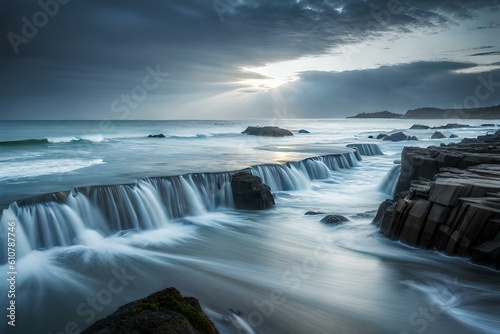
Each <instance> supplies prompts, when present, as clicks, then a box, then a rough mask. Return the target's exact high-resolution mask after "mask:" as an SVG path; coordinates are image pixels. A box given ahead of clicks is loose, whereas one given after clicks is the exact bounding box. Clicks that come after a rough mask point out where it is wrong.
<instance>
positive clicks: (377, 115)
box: [347, 111, 404, 118]
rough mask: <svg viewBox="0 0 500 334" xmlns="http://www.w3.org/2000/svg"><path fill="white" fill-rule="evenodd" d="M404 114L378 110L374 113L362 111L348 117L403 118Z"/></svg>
mask: <svg viewBox="0 0 500 334" xmlns="http://www.w3.org/2000/svg"><path fill="white" fill-rule="evenodd" d="M403 116H404V115H401V114H396V113H393V112H390V111H377V112H372V113H361V114H357V115H356V116H351V117H347V118H402V117H403Z"/></svg>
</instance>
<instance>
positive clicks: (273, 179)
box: [252, 152, 359, 191]
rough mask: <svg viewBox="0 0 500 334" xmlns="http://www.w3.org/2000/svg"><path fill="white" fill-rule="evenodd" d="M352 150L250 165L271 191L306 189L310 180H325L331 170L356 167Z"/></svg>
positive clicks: (330, 174) (330, 175)
mask: <svg viewBox="0 0 500 334" xmlns="http://www.w3.org/2000/svg"><path fill="white" fill-rule="evenodd" d="M358 166H359V164H358V160H357V158H356V155H355V154H354V153H353V152H347V153H343V154H336V155H325V156H320V157H314V158H308V159H304V160H301V161H297V162H289V163H287V164H284V165H260V166H254V167H252V173H253V174H254V175H257V176H259V177H260V178H261V179H262V181H263V182H264V183H265V184H267V185H268V186H270V187H271V191H289V190H302V189H307V188H308V187H309V185H310V181H312V180H326V179H330V178H331V177H332V171H339V170H341V169H348V168H352V167H358Z"/></svg>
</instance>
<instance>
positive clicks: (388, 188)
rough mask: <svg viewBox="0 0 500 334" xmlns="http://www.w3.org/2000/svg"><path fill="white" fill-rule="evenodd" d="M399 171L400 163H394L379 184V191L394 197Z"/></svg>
mask: <svg viewBox="0 0 500 334" xmlns="http://www.w3.org/2000/svg"><path fill="white" fill-rule="evenodd" d="M400 173H401V165H395V166H393V167H392V168H391V170H390V171H389V172H388V173H387V174H386V175H385V177H384V179H383V180H382V183H381V184H380V188H379V189H380V191H381V192H383V193H384V194H387V195H390V196H391V197H394V195H395V194H396V185H397V183H398V179H399V174H400Z"/></svg>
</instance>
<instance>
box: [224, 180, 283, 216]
mask: <svg viewBox="0 0 500 334" xmlns="http://www.w3.org/2000/svg"><path fill="white" fill-rule="evenodd" d="M231 189H232V191H233V199H234V206H235V208H236V209H243V210H265V209H270V208H272V207H273V206H274V197H273V194H271V189H270V188H269V186H267V185H265V184H263V183H262V180H261V178H260V177H258V176H255V175H252V174H251V173H250V172H248V173H247V172H237V173H235V174H234V175H233V177H232V180H231Z"/></svg>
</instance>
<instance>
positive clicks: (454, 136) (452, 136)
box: [450, 134, 458, 138]
mask: <svg viewBox="0 0 500 334" xmlns="http://www.w3.org/2000/svg"><path fill="white" fill-rule="evenodd" d="M450 138H458V136H457V135H455V134H452V135H451V136H450Z"/></svg>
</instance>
